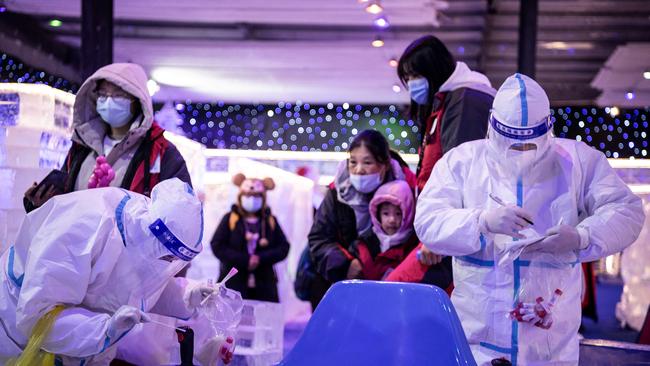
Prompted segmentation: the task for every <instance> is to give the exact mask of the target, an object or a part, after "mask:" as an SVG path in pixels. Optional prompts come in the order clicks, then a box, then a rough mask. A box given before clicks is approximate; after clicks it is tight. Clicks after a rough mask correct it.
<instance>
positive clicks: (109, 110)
mask: <svg viewBox="0 0 650 366" xmlns="http://www.w3.org/2000/svg"><path fill="white" fill-rule="evenodd" d="M131 103H133V101H131V100H130V99H127V98H121V97H99V98H97V113H99V115H100V116H101V117H102V119H103V120H104V121H105V122H106V123H108V124H109V125H111V126H112V127H123V126H126V125H127V124H128V123H129V122H131V119H132V118H133V113H131Z"/></svg>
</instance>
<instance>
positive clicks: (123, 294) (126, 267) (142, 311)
mask: <svg viewBox="0 0 650 366" xmlns="http://www.w3.org/2000/svg"><path fill="white" fill-rule="evenodd" d="M202 236H203V213H202V207H201V202H200V201H199V199H198V198H197V197H196V195H195V194H194V192H193V191H192V189H191V188H190V186H189V185H188V184H186V183H183V182H181V181H180V180H179V179H177V178H173V179H169V180H165V181H162V182H160V183H158V184H157V185H156V186H155V187H154V188H153V190H152V192H151V199H149V198H148V197H146V196H143V195H140V194H137V193H133V192H127V191H126V190H123V189H119V188H112V187H111V188H98V189H92V190H83V191H78V192H73V193H70V194H66V195H61V196H56V197H54V198H52V199H50V200H49V201H48V202H47V203H45V204H44V205H43V206H42V207H40V208H39V209H37V210H34V211H33V212H31V213H30V214H28V215H27V216H26V218H25V220H24V221H23V223H22V226H21V227H20V230H19V233H18V236H17V239H16V242H15V243H14V244H13V246H11V247H10V248H9V249H8V250H7V251H6V252H5V253H4V254H3V255H2V262H1V263H2V269H3V270H2V274H1V275H0V276H1V279H2V289H1V290H0V291H1V293H0V320H1V323H2V324H1V325H2V328H1V329H0V364H5V363H6V362H8V360H9V359H11V358H16V357H18V356H19V355H21V353H22V351H23V349H25V347H26V345H27V343H28V340H29V339H30V336H31V335H34V333H37V332H43V329H44V327H43V324H40V323H41V321H39V319H45V318H47V317H46V314H50V315H49V317H50V318H54V321H53V322H52V323H51V324H50V325H51V329H49V331H48V330H47V326H45V329H46V330H45V331H44V333H45V334H44V335H45V338H44V341H43V343H42V344H41V345H40V347H41V349H42V350H44V351H46V352H48V353H50V354H53V355H55V357H56V358H57V359H58V361H57V362H58V363H57V364H63V365H75V366H78V365H108V364H109V363H110V361H111V360H112V359H113V357H114V355H115V349H116V343H117V342H119V340H120V338H121V337H123V336H124V335H125V334H126V333H127V332H129V331H130V330H131V329H132V328H133V327H134V326H135V325H136V324H138V323H140V322H146V321H147V320H148V317H147V315H146V314H147V313H149V312H151V313H155V314H160V315H165V316H171V317H176V318H183V319H185V318H190V317H192V316H193V315H194V312H195V310H196V307H197V306H198V305H199V303H200V302H201V300H202V299H203V298H204V297H205V296H207V295H208V294H209V293H211V292H212V289H211V288H209V287H207V286H204V285H195V286H187V289H186V288H184V287H183V286H182V285H181V282H180V281H177V280H180V279H176V278H174V277H173V276H174V275H175V274H176V273H177V272H178V271H180V270H181V269H182V268H183V267H185V266H186V265H187V264H188V262H189V261H190V260H192V258H194V257H195V256H196V255H197V254H198V253H199V252H200V251H201V249H202V245H201V240H202ZM184 299H185V300H184ZM35 324H39V325H37V326H36V327H35ZM170 331H172V332H173V330H170ZM37 349H38V348H37ZM199 351H200V350H199ZM26 353H27V352H26ZM23 357H25V355H23ZM50 357H52V356H50Z"/></svg>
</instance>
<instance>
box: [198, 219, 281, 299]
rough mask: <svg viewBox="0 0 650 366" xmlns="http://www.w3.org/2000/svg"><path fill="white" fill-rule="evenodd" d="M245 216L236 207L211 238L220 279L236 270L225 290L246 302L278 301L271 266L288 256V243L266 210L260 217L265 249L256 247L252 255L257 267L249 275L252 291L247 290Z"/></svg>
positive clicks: (248, 272)
mask: <svg viewBox="0 0 650 366" xmlns="http://www.w3.org/2000/svg"><path fill="white" fill-rule="evenodd" d="M243 217H244V216H243V215H242V212H241V210H240V209H239V207H238V206H233V207H232V210H231V211H230V212H229V213H227V214H226V215H225V216H224V217H223V219H222V220H221V223H220V224H219V226H218V227H217V230H216V231H215V233H214V236H213V237H212V242H211V246H212V252H213V253H214V255H215V256H216V257H217V258H218V259H219V261H221V268H220V271H219V272H220V273H219V280H220V281H221V279H223V278H224V277H225V276H226V274H228V272H229V271H230V269H231V268H232V267H235V268H237V270H238V271H239V272H238V273H237V274H236V275H235V276H234V277H233V278H232V279H230V280H229V281H228V287H229V288H231V289H233V290H236V291H239V292H241V295H242V297H243V298H245V299H251V300H260V301H272V302H278V301H279V298H278V288H277V282H278V279H277V276H276V274H275V271H274V269H273V265H274V264H275V263H278V262H280V261H282V260H284V259H285V258H286V257H287V255H288V254H289V242H288V241H287V238H286V237H285V236H284V232H283V231H282V228H281V227H280V225H279V224H278V222H277V220H276V218H275V216H273V215H271V211H270V210H269V209H268V208H267V209H265V210H264V215H260V218H261V219H262V220H264V225H265V233H266V239H267V240H268V242H269V243H268V246H266V247H262V246H260V245H259V244H258V245H257V248H256V249H255V254H256V255H258V256H259V257H260V264H259V266H258V267H257V268H256V269H255V270H254V271H253V272H252V273H253V275H254V276H255V288H249V287H248V275H249V274H250V273H251V272H250V271H249V270H248V260H249V258H250V256H249V255H248V244H247V241H246V229H245V227H244V222H243V220H244V218H243Z"/></svg>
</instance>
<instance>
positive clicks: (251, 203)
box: [241, 196, 264, 213]
mask: <svg viewBox="0 0 650 366" xmlns="http://www.w3.org/2000/svg"><path fill="white" fill-rule="evenodd" d="M263 204H264V200H263V199H262V197H260V196H242V197H241V207H242V208H243V209H244V210H246V211H247V212H250V213H254V212H257V211H259V210H261V209H262V205H263Z"/></svg>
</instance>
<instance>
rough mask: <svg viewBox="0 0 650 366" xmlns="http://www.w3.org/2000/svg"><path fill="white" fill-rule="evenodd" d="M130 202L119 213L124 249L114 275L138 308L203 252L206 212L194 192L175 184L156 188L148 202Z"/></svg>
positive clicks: (142, 198) (134, 199) (171, 181)
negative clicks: (141, 299) (139, 300)
mask: <svg viewBox="0 0 650 366" xmlns="http://www.w3.org/2000/svg"><path fill="white" fill-rule="evenodd" d="M130 197H132V198H130V199H127V200H125V201H124V203H123V207H122V209H121V210H120V208H119V207H118V210H116V216H117V221H118V222H117V226H118V229H120V235H122V239H123V241H124V246H125V250H124V252H123V253H124V254H123V255H122V257H123V258H121V259H120V261H122V263H118V267H119V268H116V270H117V272H118V273H116V275H117V276H118V277H120V279H119V280H120V281H121V282H125V287H127V288H131V289H132V291H131V294H130V295H131V296H130V298H129V300H128V301H129V304H130V305H135V306H138V305H139V304H137V301H138V298H146V297H148V295H150V294H151V293H153V292H156V291H157V290H159V289H160V288H161V286H164V284H166V283H167V281H168V280H169V279H170V278H171V277H173V276H174V275H175V274H176V273H178V272H179V271H180V270H181V269H182V268H183V267H185V266H186V265H187V264H188V263H189V262H190V261H191V260H192V259H193V258H194V257H196V255H198V254H199V253H200V252H201V249H202V244H201V242H202V240H203V210H202V207H201V202H200V201H199V200H198V198H197V197H196V195H195V194H194V192H193V191H192V189H191V188H190V186H189V185H188V184H186V183H184V182H181V181H180V180H179V179H177V178H173V179H168V180H165V181H162V182H160V183H158V184H157V185H156V186H155V187H154V188H153V190H152V191H151V199H150V200H149V199H148V198H147V197H145V196H141V195H137V196H136V195H131V196H130ZM125 290H126V288H125ZM134 302H136V303H135V304H134Z"/></svg>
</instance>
